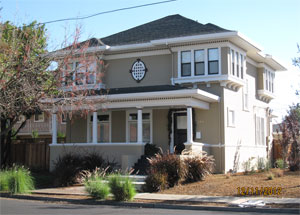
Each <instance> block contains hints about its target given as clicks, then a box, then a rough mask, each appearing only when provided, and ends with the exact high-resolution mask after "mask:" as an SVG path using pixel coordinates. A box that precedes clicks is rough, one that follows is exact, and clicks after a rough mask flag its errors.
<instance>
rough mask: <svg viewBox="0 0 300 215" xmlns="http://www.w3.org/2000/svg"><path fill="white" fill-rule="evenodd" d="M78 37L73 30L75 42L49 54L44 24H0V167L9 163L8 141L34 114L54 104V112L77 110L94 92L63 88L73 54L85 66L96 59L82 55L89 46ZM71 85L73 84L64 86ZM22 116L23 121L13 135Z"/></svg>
mask: <svg viewBox="0 0 300 215" xmlns="http://www.w3.org/2000/svg"><path fill="white" fill-rule="evenodd" d="M78 35H79V30H78V29H76V34H75V35H74V41H72V43H70V44H67V43H66V41H65V43H64V45H65V46H66V45H68V47H67V48H65V49H64V50H63V52H62V51H60V52H54V53H48V52H47V37H46V29H45V26H44V25H40V24H37V23H36V22H32V23H31V24H29V25H23V26H20V27H18V26H15V25H13V24H12V23H10V22H5V23H0V123H1V127H0V128H1V129H0V135H1V136H0V143H1V164H0V166H3V165H7V164H9V156H10V145H11V138H12V137H14V136H15V135H16V134H17V133H18V131H19V130H20V129H21V128H22V127H24V125H25V123H26V120H27V119H29V118H30V117H31V116H32V115H33V114H34V113H36V112H41V111H46V110H51V109H52V107H53V105H54V104H55V106H56V108H55V109H56V111H60V110H63V107H64V106H65V105H69V106H73V107H72V108H71V109H72V110H73V111H76V110H78V109H79V107H80V106H81V104H83V102H84V101H85V98H86V95H88V93H89V94H92V93H93V91H89V92H88V91H87V89H84V88H83V87H82V89H75V88H72V89H73V90H71V91H66V90H63V89H62V82H64V83H65V81H64V76H66V73H68V72H69V70H70V68H67V65H69V63H70V61H71V60H72V58H73V57H74V55H76V58H77V59H81V60H80V61H82V63H81V65H83V64H84V66H88V64H89V62H91V60H97V58H96V57H94V58H93V59H89V58H88V57H87V56H86V55H85V53H86V49H87V48H88V46H89V43H88V42H83V43H80V44H79V43H78V39H79V36H78ZM59 53H60V54H59ZM61 53H63V54H61ZM95 58H96V59H95ZM53 61H57V62H58V66H57V68H55V70H50V69H49V66H50V65H51V63H52V62H53ZM70 86H73V85H72V83H68V84H67V85H65V87H70ZM74 89H75V90H74ZM75 98H76V99H75ZM21 116H25V118H26V120H25V121H24V122H23V123H21V125H20V126H19V127H18V128H16V131H15V132H13V128H14V127H15V126H16V125H17V122H18V120H19V119H20V117H21Z"/></svg>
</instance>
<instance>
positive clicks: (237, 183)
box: [159, 169, 300, 198]
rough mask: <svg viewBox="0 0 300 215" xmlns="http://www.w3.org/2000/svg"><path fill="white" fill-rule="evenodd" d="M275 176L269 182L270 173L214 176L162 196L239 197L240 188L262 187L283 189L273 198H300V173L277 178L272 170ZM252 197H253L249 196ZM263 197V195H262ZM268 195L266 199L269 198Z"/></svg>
mask: <svg viewBox="0 0 300 215" xmlns="http://www.w3.org/2000/svg"><path fill="white" fill-rule="evenodd" d="M270 171H271V172H272V173H273V174H274V176H275V177H274V178H273V180H268V176H269V175H270V172H255V173H249V174H248V175H244V174H243V173H237V174H232V175H228V174H227V175H225V174H214V175H210V176H207V177H206V178H205V181H200V182H195V183H190V184H185V185H178V186H175V187H173V188H170V189H167V190H163V191H161V192H159V193H162V194H182V195H184V194H186V195H205V196H238V187H240V189H241V188H242V187H245V188H246V189H247V187H249V189H251V187H252V188H253V189H255V188H256V187H257V188H258V189H259V190H260V189H261V187H263V188H264V187H272V188H275V187H276V190H278V187H280V188H282V190H281V192H280V194H279V195H277V194H275V195H271V197H279V198H282V197H286V198H287V197H290V198H300V171H297V172H291V171H288V170H285V171H284V175H283V176H281V177H277V176H276V173H277V171H278V169H271V170H270ZM249 192H250V191H249ZM248 196H252V195H248ZM262 196H263V195H262ZM268 196H269V195H267V196H266V197H268Z"/></svg>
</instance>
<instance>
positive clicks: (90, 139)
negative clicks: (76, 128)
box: [86, 111, 112, 144]
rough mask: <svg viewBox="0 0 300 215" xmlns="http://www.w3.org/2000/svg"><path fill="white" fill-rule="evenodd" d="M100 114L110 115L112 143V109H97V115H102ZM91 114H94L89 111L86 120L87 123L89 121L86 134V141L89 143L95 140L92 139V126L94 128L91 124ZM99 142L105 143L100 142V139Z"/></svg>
mask: <svg viewBox="0 0 300 215" xmlns="http://www.w3.org/2000/svg"><path fill="white" fill-rule="evenodd" d="M100 115H109V121H108V124H109V136H108V137H109V143H111V129H112V128H111V125H112V123H111V121H112V119H111V115H112V113H111V111H105V112H102V111H97V116H100ZM91 116H93V113H89V114H88V115H87V121H86V123H87V135H86V142H87V143H92V142H93V140H92V138H91V128H92V126H91V124H92V122H91V121H90V119H91ZM97 120H98V119H97ZM97 126H98V121H97ZM92 129H93V128H92ZM97 136H99V134H98V135H97ZM97 144H103V143H100V142H98V140H97Z"/></svg>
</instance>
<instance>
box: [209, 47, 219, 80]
mask: <svg viewBox="0 0 300 215" xmlns="http://www.w3.org/2000/svg"><path fill="white" fill-rule="evenodd" d="M218 73H219V51H218V49H217V48H214V49H208V74H209V75H214V74H218Z"/></svg>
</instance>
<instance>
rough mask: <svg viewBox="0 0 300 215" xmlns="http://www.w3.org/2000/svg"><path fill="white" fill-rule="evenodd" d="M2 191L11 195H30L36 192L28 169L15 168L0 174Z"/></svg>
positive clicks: (0, 188)
mask: <svg viewBox="0 0 300 215" xmlns="http://www.w3.org/2000/svg"><path fill="white" fill-rule="evenodd" d="M0 180H1V182H0V186H1V187H0V190H1V191H8V192H10V193H11V194H21V193H29V192H30V191H31V190H34V182H33V179H32V176H31V174H30V172H29V170H28V169H25V168H24V167H20V166H14V167H12V168H11V169H8V170H4V171H1V172H0Z"/></svg>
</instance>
